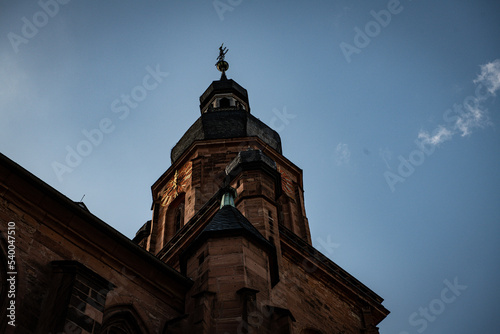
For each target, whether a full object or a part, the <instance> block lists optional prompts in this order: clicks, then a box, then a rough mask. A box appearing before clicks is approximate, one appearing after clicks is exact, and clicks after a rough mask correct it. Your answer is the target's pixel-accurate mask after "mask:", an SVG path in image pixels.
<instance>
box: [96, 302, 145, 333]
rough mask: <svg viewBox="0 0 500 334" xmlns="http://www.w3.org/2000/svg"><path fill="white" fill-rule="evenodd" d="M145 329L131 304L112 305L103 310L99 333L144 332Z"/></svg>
mask: <svg viewBox="0 0 500 334" xmlns="http://www.w3.org/2000/svg"><path fill="white" fill-rule="evenodd" d="M146 333H147V329H146V327H145V326H144V323H143V322H142V321H141V319H140V317H139V315H138V314H137V312H136V311H135V309H134V308H133V307H132V306H131V305H119V306H114V307H113V308H111V309H107V310H105V311H104V319H103V324H102V329H101V331H100V334H146Z"/></svg>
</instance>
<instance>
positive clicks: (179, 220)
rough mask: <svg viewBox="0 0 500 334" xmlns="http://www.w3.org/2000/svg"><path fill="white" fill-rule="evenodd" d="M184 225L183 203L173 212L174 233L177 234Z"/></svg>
mask: <svg viewBox="0 0 500 334" xmlns="http://www.w3.org/2000/svg"><path fill="white" fill-rule="evenodd" d="M183 224H184V203H180V204H179V206H178V207H177V208H176V210H175V218H174V233H177V232H178V231H179V230H180V229H181V227H182V225H183Z"/></svg>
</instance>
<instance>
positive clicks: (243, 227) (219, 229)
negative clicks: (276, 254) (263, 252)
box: [183, 205, 275, 257]
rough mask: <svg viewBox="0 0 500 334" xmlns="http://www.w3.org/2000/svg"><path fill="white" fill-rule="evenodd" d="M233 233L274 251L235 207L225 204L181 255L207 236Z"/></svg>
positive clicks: (191, 249)
mask: <svg viewBox="0 0 500 334" xmlns="http://www.w3.org/2000/svg"><path fill="white" fill-rule="evenodd" d="M234 235H243V236H245V237H247V238H250V239H252V240H253V241H255V242H257V243H258V244H260V245H261V246H263V247H264V248H266V249H267V250H268V251H275V247H274V245H273V244H272V243H271V242H269V241H268V240H267V239H266V238H264V237H263V236H262V234H261V233H260V232H259V231H258V230H257V229H256V228H255V227H254V226H253V225H252V223H250V222H249V221H248V219H247V218H246V217H245V216H243V214H242V213H241V212H240V211H239V210H238V209H237V208H235V207H234V206H231V205H226V206H223V207H222V208H220V209H219V211H217V213H216V214H215V215H214V217H213V218H212V220H210V222H209V223H208V224H207V226H205V228H204V229H203V231H201V233H200V234H199V235H198V236H197V237H196V238H195V239H194V240H193V242H192V243H191V244H190V245H189V246H188V247H187V248H186V249H185V250H184V252H183V257H185V256H187V255H188V254H189V253H190V252H191V251H193V250H195V249H196V248H197V247H198V246H199V245H200V244H201V243H202V242H204V241H206V240H207V239H209V238H224V237H228V236H234Z"/></svg>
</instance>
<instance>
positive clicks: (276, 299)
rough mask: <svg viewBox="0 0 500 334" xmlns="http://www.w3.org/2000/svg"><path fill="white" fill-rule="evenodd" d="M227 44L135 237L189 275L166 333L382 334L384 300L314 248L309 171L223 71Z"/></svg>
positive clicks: (224, 70)
mask: <svg viewBox="0 0 500 334" xmlns="http://www.w3.org/2000/svg"><path fill="white" fill-rule="evenodd" d="M226 52H227V49H226V48H223V46H221V47H220V54H219V57H218V58H217V60H218V61H217V63H216V66H217V68H218V69H219V71H221V72H222V75H221V78H220V80H217V81H213V82H212V83H211V84H210V86H209V87H208V88H207V89H206V91H205V92H204V93H203V94H202V95H201V97H200V112H201V115H200V117H199V118H198V119H197V120H196V121H195V122H194V123H193V125H192V126H191V127H190V128H189V129H188V130H187V131H186V133H185V134H184V135H183V136H182V138H181V139H180V140H179V141H178V142H177V144H176V145H175V146H174V147H173V148H172V151H171V163H172V164H171V166H170V168H168V170H167V171H166V172H165V173H164V174H163V175H161V176H160V178H159V179H158V180H157V181H156V182H155V183H154V184H153V185H152V187H151V190H152V197H153V204H152V210H153V216H152V220H151V221H149V222H148V223H147V224H145V225H144V226H143V227H142V228H141V230H139V232H138V234H137V236H136V238H135V239H134V241H136V242H137V243H138V244H139V245H140V246H141V247H143V248H145V249H146V250H147V251H149V252H150V253H152V254H154V255H155V256H156V257H157V258H159V259H160V260H161V261H163V262H164V263H166V264H168V265H169V266H171V267H173V268H174V269H176V270H177V271H179V272H180V273H181V274H183V275H185V276H187V277H188V278H190V279H191V280H192V281H193V286H192V287H191V289H190V291H189V295H188V296H186V300H185V315H184V316H182V317H179V318H177V319H172V320H170V321H169V322H168V323H167V325H166V331H167V333H207V334H208V333H273V334H278V333H283V334H284V333H325V334H326V333H378V329H377V327H376V325H377V324H378V323H379V322H380V321H381V320H382V319H384V318H385V317H386V316H387V314H388V313H389V312H388V311H387V310H386V309H385V308H384V307H383V306H382V304H381V303H382V301H383V299H382V298H381V297H379V296H378V295H376V294H375V293H374V292H373V291H371V290H370V289H368V288H367V287H366V286H364V285H363V284H362V283H360V282H359V281H358V280H356V279H355V278H354V277H352V276H351V275H350V274H348V273H347V272H345V271H344V270H343V269H341V268H340V267H339V266H337V265H336V264H335V263H333V262H332V261H331V260H329V259H328V258H326V257H325V256H324V255H322V254H321V253H319V252H318V251H316V250H315V249H314V247H313V246H312V243H311V236H310V231H309V223H308V220H307V217H306V212H305V206H304V190H303V179H302V170H301V169H300V168H299V167H297V166H296V165H295V164H293V163H292V162H291V161H289V160H288V159H287V158H286V157H285V156H284V155H283V154H282V147H281V139H280V136H279V134H278V133H277V132H276V131H274V130H273V129H271V128H270V127H269V126H267V125H266V124H264V123H263V122H261V121H260V120H259V119H257V118H256V117H254V116H253V115H252V114H251V112H250V110H251V109H250V103H249V99H248V93H247V91H246V89H245V88H243V87H241V86H240V85H239V84H238V83H237V82H235V81H234V80H232V79H228V78H227V77H226V71H227V70H228V68H229V65H228V63H227V62H226V61H225V55H226Z"/></svg>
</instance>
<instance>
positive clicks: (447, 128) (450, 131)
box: [418, 59, 500, 146]
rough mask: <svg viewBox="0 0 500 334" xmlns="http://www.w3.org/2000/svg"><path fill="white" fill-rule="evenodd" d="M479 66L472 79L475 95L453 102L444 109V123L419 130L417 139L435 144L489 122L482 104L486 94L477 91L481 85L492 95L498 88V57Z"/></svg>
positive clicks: (499, 70) (499, 69)
mask: <svg viewBox="0 0 500 334" xmlns="http://www.w3.org/2000/svg"><path fill="white" fill-rule="evenodd" d="M480 68H481V74H479V75H478V76H477V78H476V79H474V80H473V82H474V84H476V85H477V87H476V88H477V89H476V95H475V96H472V95H470V96H467V97H466V98H465V99H464V101H463V103H462V104H455V105H454V106H453V109H449V110H447V111H445V114H444V117H443V118H444V119H445V121H446V122H447V123H446V124H441V125H439V126H438V127H437V128H436V129H434V130H433V131H432V132H428V131H424V130H421V131H420V132H419V133H418V139H420V140H421V141H422V143H424V144H429V145H434V146H437V145H439V144H441V143H443V142H445V141H447V140H450V139H451V138H452V137H453V136H454V135H456V134H460V136H462V137H464V136H467V135H470V134H471V133H472V130H473V129H475V128H482V127H484V126H486V125H489V124H491V122H490V121H489V118H488V109H487V108H486V107H485V106H484V102H485V101H486V99H487V98H488V94H484V95H480V94H478V92H479V91H480V88H481V86H483V87H484V88H486V90H487V91H488V93H489V94H491V95H493V96H495V95H496V93H497V92H498V91H499V90H500V59H496V60H494V61H492V62H490V63H487V64H484V65H481V66H480Z"/></svg>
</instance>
